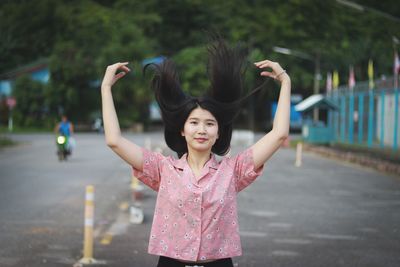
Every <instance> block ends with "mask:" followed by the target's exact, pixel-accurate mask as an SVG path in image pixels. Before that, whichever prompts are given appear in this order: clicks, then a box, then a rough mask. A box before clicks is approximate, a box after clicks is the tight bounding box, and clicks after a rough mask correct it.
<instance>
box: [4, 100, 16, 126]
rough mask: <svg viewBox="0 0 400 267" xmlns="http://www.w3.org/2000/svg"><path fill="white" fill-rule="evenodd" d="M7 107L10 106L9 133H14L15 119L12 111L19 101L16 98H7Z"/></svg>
mask: <svg viewBox="0 0 400 267" xmlns="http://www.w3.org/2000/svg"><path fill="white" fill-rule="evenodd" d="M6 105H7V106H8V110H9V112H8V131H9V132H12V130H13V119H12V110H13V108H14V107H15V105H17V100H16V99H15V97H7V99H6Z"/></svg>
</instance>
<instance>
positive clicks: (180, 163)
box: [173, 153, 218, 170]
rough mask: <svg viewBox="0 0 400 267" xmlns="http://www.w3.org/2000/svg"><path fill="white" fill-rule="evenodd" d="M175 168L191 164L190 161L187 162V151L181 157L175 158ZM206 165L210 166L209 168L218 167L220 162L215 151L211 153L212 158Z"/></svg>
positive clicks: (182, 167)
mask: <svg viewBox="0 0 400 267" xmlns="http://www.w3.org/2000/svg"><path fill="white" fill-rule="evenodd" d="M173 165H174V167H175V168H178V169H182V170H183V169H184V168H185V166H189V164H188V162H187V153H185V154H184V155H183V156H182V157H181V158H180V159H178V160H175V161H174V163H173ZM204 166H205V167H207V166H208V167H209V168H213V169H215V170H216V169H218V162H217V160H216V158H215V155H214V153H212V154H211V158H210V159H209V160H208V161H207V162H206V165H204Z"/></svg>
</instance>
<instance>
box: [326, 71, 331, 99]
mask: <svg viewBox="0 0 400 267" xmlns="http://www.w3.org/2000/svg"><path fill="white" fill-rule="evenodd" d="M331 91H332V73H331V72H328V73H327V74H326V92H327V93H328V94H329V93H330V92H331Z"/></svg>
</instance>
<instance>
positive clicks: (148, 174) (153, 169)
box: [132, 148, 165, 191]
mask: <svg viewBox="0 0 400 267" xmlns="http://www.w3.org/2000/svg"><path fill="white" fill-rule="evenodd" d="M142 153H143V170H142V171H140V170H138V169H136V168H135V167H133V166H132V169H133V175H134V176H135V177H136V178H138V179H139V180H140V181H141V182H142V183H144V184H145V185H147V186H148V187H150V188H151V189H153V190H155V191H158V188H159V187H160V182H161V178H160V177H161V175H160V170H161V168H160V166H161V162H162V161H163V160H164V159H165V157H164V156H163V155H162V154H160V153H156V152H152V151H149V150H147V149H145V148H142Z"/></svg>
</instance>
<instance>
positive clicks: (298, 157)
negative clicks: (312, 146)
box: [294, 142, 303, 167]
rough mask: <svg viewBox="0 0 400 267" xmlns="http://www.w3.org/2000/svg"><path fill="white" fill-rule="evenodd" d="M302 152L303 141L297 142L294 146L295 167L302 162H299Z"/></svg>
mask: <svg viewBox="0 0 400 267" xmlns="http://www.w3.org/2000/svg"><path fill="white" fill-rule="evenodd" d="M302 153H303V143H302V142H298V143H297V146H296V162H295V164H294V165H295V166H296V167H300V166H301V164H302V162H301V158H302Z"/></svg>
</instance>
